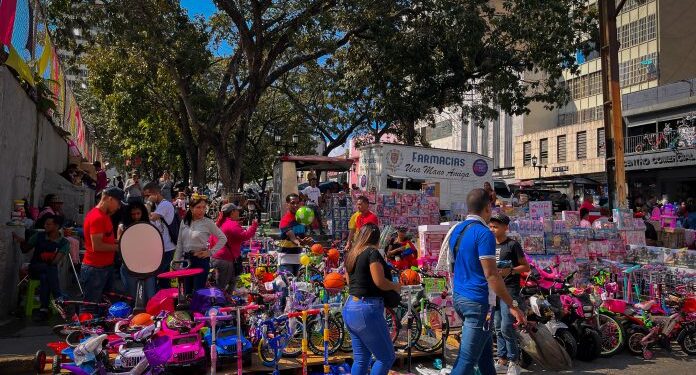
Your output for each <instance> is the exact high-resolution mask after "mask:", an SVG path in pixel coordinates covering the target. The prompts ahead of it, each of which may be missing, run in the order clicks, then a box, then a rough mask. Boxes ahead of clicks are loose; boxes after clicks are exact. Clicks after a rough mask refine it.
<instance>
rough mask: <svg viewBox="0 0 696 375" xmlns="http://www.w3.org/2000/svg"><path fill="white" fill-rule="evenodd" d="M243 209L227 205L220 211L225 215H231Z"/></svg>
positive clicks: (231, 204)
mask: <svg viewBox="0 0 696 375" xmlns="http://www.w3.org/2000/svg"><path fill="white" fill-rule="evenodd" d="M241 209H242V208H241V207H239V206H237V205H236V204H234V203H227V204H225V205H223V206H222V208H221V209H220V211H222V213H224V214H229V213H230V212H232V211H234V210H241Z"/></svg>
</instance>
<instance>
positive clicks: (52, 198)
mask: <svg viewBox="0 0 696 375" xmlns="http://www.w3.org/2000/svg"><path fill="white" fill-rule="evenodd" d="M48 215H54V216H61V217H63V218H64V217H65V215H63V200H62V199H60V198H58V196H57V195H56V194H46V197H45V198H44V204H43V207H41V212H40V213H39V216H38V217H37V218H36V228H39V229H41V228H43V224H44V220H45V218H46V217H48Z"/></svg>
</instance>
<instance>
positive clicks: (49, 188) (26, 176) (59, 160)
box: [0, 66, 94, 321]
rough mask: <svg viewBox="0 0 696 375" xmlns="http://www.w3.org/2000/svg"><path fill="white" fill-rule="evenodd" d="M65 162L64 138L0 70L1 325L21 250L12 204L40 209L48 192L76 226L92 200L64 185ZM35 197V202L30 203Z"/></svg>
mask: <svg viewBox="0 0 696 375" xmlns="http://www.w3.org/2000/svg"><path fill="white" fill-rule="evenodd" d="M67 159H68V146H67V143H66V142H65V139H64V138H63V137H62V136H61V135H60V133H59V132H58V130H57V129H55V128H54V127H53V125H52V124H51V123H50V122H49V121H48V119H47V118H46V117H45V116H44V115H42V114H39V113H37V111H36V105H35V103H34V101H32V100H31V98H29V96H28V95H27V94H26V92H25V91H24V90H23V89H22V88H21V87H20V85H19V84H18V82H17V80H16V79H15V78H14V76H13V75H12V74H11V73H10V72H9V71H8V70H7V68H6V67H4V66H0V163H2V167H1V168H0V259H2V261H1V262H0V321H2V320H3V319H4V318H5V317H7V314H8V313H9V312H10V311H11V310H12V309H13V308H14V306H16V289H17V287H16V285H17V275H18V270H19V267H20V263H21V257H20V256H19V248H18V247H17V246H16V245H15V244H14V243H13V242H12V235H11V233H12V232H13V231H16V232H18V233H20V234H21V228H20V230H19V231H18V230H17V227H8V226H6V223H7V222H8V221H9V220H10V213H11V211H12V209H13V200H15V199H22V198H27V199H30V200H31V202H30V203H31V204H32V205H34V206H41V204H42V203H43V198H44V197H45V196H46V194H49V193H57V194H59V195H60V197H61V198H62V199H63V200H64V201H65V204H64V210H65V214H66V218H67V219H69V220H74V221H76V222H78V223H79V224H80V225H81V224H82V220H83V217H84V215H83V213H84V212H85V211H86V210H88V209H89V208H91V206H92V202H93V200H94V198H93V196H94V194H93V192H92V191H91V190H89V189H85V188H82V187H76V186H73V185H72V184H70V183H68V181H66V180H65V179H64V178H62V177H61V176H60V175H59V173H60V172H62V171H63V170H64V169H65V167H66V165H67ZM32 197H33V200H32Z"/></svg>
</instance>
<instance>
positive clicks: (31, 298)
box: [24, 279, 41, 316]
mask: <svg viewBox="0 0 696 375" xmlns="http://www.w3.org/2000/svg"><path fill="white" fill-rule="evenodd" d="M39 285H41V281H39V280H33V279H29V286H28V287H27V295H26V299H25V301H24V313H25V314H26V316H31V315H32V313H33V312H34V309H38V308H39V307H41V302H40V301H39V300H38V299H37V298H36V297H37V296H38V295H39V294H38V293H37V291H36V289H37V288H38V287H39Z"/></svg>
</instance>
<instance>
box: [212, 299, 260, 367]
mask: <svg viewBox="0 0 696 375" xmlns="http://www.w3.org/2000/svg"><path fill="white" fill-rule="evenodd" d="M258 308H259V306H258V305H247V306H235V307H223V308H222V309H220V310H221V311H224V312H227V311H236V313H237V330H236V331H237V332H236V333H237V336H236V337H235V340H234V341H235V342H234V344H235V347H236V349H237V352H236V354H237V373H238V374H242V373H243V372H242V369H243V367H244V361H243V359H242V356H243V352H244V351H247V350H248V351H249V353H251V342H249V340H247V339H246V338H244V337H243V336H242V334H241V332H242V313H241V312H242V310H245V311H252V310H257V309H258ZM228 337H230V338H231V336H228ZM230 344H232V343H230ZM247 344H248V346H247ZM223 347H224V345H223ZM211 353H212V352H211ZM249 362H251V358H249Z"/></svg>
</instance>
